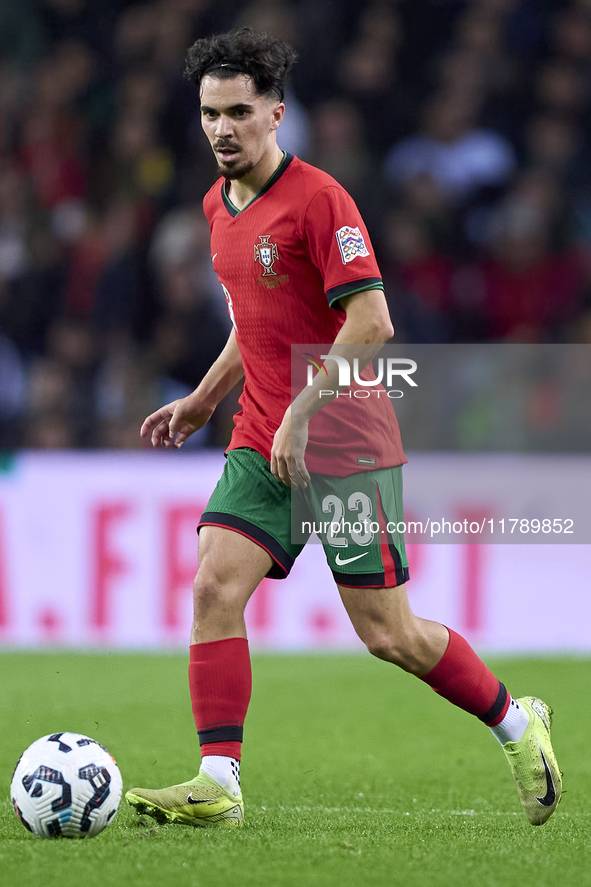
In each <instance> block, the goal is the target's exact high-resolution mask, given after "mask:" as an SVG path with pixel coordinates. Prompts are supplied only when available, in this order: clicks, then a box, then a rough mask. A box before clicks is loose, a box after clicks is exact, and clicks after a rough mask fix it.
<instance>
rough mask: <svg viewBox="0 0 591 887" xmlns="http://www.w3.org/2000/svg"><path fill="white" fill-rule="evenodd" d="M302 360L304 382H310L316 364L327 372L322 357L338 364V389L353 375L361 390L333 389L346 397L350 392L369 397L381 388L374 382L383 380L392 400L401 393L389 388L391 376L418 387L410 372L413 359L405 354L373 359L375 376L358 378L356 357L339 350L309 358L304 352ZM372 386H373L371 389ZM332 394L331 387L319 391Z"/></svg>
mask: <svg viewBox="0 0 591 887" xmlns="http://www.w3.org/2000/svg"><path fill="white" fill-rule="evenodd" d="M305 360H306V361H307V363H308V375H307V381H306V385H307V386H309V385H312V384H313V383H314V367H316V369H317V370H318V372H319V373H322V372H324V373H325V375H326V376H328V370H327V368H326V361H328V360H333V361H335V363H336V364H337V366H338V386H339V389H342V388H348V387H349V386H350V385H351V377H353V381H354V382H355V383H356V384H357V385H359V386H360V388H361V390H359V389H357V390H355V391H353V392H346V393H345V392H339V391H337V392H336V396H337V397H338V396H339V393H340V394H341V396H343V395H345V396H347V397H350V396H351V394H353V396H354V397H358V398H359V397H360V398H364V397H370V396H371V394H372V393H373V394H377V395H378V397H379V395H380V394H381V393H382V390H381V389H378V388H377V386H378V385H381V384H382V383H383V385H384V387H385V388H386V394H387V395H388V397H389V398H391V399H392V400H395V399H398V398H400V397H403V396H404V391H401V390H400V389H395V388H393V385H394V380H395V379H396V380H398V379H402V380H403V381H404V382H406V384H407V385H409V386H410V387H411V388H417V387H418V384H417V382H415V380H414V379H412V378H411V376H412V374H413V373H415V372H416V370H417V362H416V361H415V360H411V359H410V358H408V357H387V358H386V359H384V358H383V357H380V358H379V360H378V361H377V371H376V378H375V379H369V380H366V379H362V378H361V376H360V372H361V371H360V369H359V358H358V357H354V358H353V360H352V361H350V360H349V359H348V358H346V357H343V355H341V354H321V355H320V357H319V358H313V357H312V355H309V354H307V353H306V355H305ZM351 364H352V366H351ZM372 388H373V389H376V390H375V391H373V392H372V391H371V389H372ZM366 389H367V390H366ZM334 395H335V391H334V390H332V389H323V390H321V391H320V393H319V396H320V397H334Z"/></svg>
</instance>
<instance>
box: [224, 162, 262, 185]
mask: <svg viewBox="0 0 591 887" xmlns="http://www.w3.org/2000/svg"><path fill="white" fill-rule="evenodd" d="M217 166H218V173H219V174H220V175H221V176H223V177H224V178H226V179H230V181H234V180H236V179H242V178H243V177H244V176H246V175H248V173H249V172H250V171H251V170H252V169H254V163H252V161H250V160H243V161H242V162H241V161H239V160H231V161H230V162H229V163H224V161H223V160H221V161H220V160H218V161H217Z"/></svg>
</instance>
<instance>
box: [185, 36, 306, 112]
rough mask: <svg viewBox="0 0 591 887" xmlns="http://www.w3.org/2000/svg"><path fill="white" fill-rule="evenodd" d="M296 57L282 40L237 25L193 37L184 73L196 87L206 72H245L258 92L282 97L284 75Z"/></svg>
mask: <svg viewBox="0 0 591 887" xmlns="http://www.w3.org/2000/svg"><path fill="white" fill-rule="evenodd" d="M296 60H297V53H296V51H295V50H294V49H292V47H291V46H289V44H287V43H284V42H283V40H279V39H277V38H276V37H272V36H271V35H270V34H265V33H263V32H260V31H253V30H252V28H240V29H238V30H234V31H229V32H228V33H226V34H215V35H214V36H213V37H203V38H202V39H201V40H196V41H195V43H194V44H193V46H191V47H190V49H189V50H188V52H187V60H186V67H185V72H184V73H185V77H186V78H187V80H190V81H191V83H193V84H194V85H195V86H196V87H197V88H199V86H200V84H201V80H202V79H203V77H204V76H205V75H206V74H211V75H212V76H214V77H219V78H220V79H222V80H226V79H229V78H230V77H236V75H237V74H247V75H248V76H249V77H252V81H253V83H254V86H255V89H256V91H257V93H258V95H266V94H267V93H269V92H271V91H274V92H276V93H277V95H278V96H279V98H280V99H281V100H283V95H284V91H285V78H286V77H287V74H288V71H289V70H290V68H291V67H292V65H293V64H294V63H295V61H296Z"/></svg>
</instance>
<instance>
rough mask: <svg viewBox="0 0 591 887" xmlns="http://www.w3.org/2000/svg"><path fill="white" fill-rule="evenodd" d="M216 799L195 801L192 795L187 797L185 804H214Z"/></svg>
mask: <svg viewBox="0 0 591 887" xmlns="http://www.w3.org/2000/svg"><path fill="white" fill-rule="evenodd" d="M215 802H216V798H199V799H198V800H196V799H195V798H194V797H193V793H192V792H191V793H190V794H188V795H187V804H215Z"/></svg>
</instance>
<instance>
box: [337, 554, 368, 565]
mask: <svg viewBox="0 0 591 887" xmlns="http://www.w3.org/2000/svg"><path fill="white" fill-rule="evenodd" d="M366 554H369V551H364V552H363V554H357V555H355V557H348V558H345V560H342V559H341V555H340V553H339V554H337V556H336V558H335V564H336V565H337V567H344V566H345V564H352V563H353V561H358V560H359V558H360V557H365V555H366Z"/></svg>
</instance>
